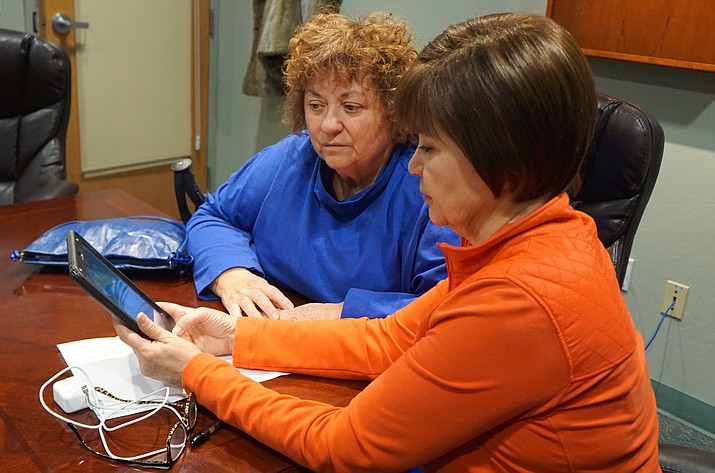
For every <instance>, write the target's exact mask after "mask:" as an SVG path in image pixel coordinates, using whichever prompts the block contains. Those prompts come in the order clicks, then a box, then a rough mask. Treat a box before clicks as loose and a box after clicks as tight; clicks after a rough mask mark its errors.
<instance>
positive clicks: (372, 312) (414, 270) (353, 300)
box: [341, 205, 460, 318]
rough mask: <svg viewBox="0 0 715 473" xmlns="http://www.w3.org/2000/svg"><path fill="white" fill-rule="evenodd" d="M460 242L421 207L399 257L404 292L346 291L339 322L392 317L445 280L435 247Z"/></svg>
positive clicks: (439, 256) (442, 260)
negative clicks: (432, 219)
mask: <svg viewBox="0 0 715 473" xmlns="http://www.w3.org/2000/svg"><path fill="white" fill-rule="evenodd" d="M459 241H460V238H459V236H458V235H457V234H455V233H454V232H453V231H452V230H450V229H449V228H447V227H438V226H436V225H434V224H433V223H432V222H431V221H430V219H429V207H428V206H427V205H423V207H422V209H421V211H420V218H419V219H418V222H417V224H416V228H415V231H414V233H413V235H412V238H411V239H409V240H408V244H407V246H406V248H405V249H404V251H403V253H402V255H403V256H402V272H403V275H402V279H403V286H404V287H405V289H406V290H405V292H376V291H368V290H364V289H358V288H352V289H350V290H349V291H348V293H347V295H346V297H345V302H344V304H343V310H342V314H341V318H356V317H369V318H380V317H386V316H388V315H390V314H393V313H394V312H395V311H396V310H398V309H401V308H402V307H404V306H406V305H407V304H409V303H410V302H412V301H413V300H415V299H417V298H418V297H419V296H421V295H422V294H424V293H425V292H427V291H428V290H430V289H431V288H432V287H434V286H435V285H436V284H437V283H438V282H439V281H441V280H442V279H446V277H447V267H446V264H445V262H444V254H443V253H442V250H440V249H439V247H438V246H437V243H439V242H444V243H449V244H450V245H455V246H458V245H459Z"/></svg>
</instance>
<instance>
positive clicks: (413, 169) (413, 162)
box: [407, 150, 422, 177]
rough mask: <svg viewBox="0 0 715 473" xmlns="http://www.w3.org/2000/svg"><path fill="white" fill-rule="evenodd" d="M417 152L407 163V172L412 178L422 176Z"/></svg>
mask: <svg viewBox="0 0 715 473" xmlns="http://www.w3.org/2000/svg"><path fill="white" fill-rule="evenodd" d="M418 155H419V150H418V151H416V152H415V154H413V155H412V157H411V158H410V161H409V162H408V163H407V171H409V173H410V174H412V175H413V176H418V177H419V176H421V175H422V163H421V161H420V159H419V156H418Z"/></svg>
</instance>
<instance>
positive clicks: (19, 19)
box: [0, 0, 34, 32]
mask: <svg viewBox="0 0 715 473" xmlns="http://www.w3.org/2000/svg"><path fill="white" fill-rule="evenodd" d="M33 1H34V0H0V28H5V29H7V30H15V31H26V32H31V31H32V10H33Z"/></svg>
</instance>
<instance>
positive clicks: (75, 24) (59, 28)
mask: <svg viewBox="0 0 715 473" xmlns="http://www.w3.org/2000/svg"><path fill="white" fill-rule="evenodd" d="M72 28H89V23H85V22H82V21H72V20H70V17H69V15H68V14H66V13H55V16H54V17H53V18H52V29H53V30H55V33H57V34H67V33H69V32H70V29H72Z"/></svg>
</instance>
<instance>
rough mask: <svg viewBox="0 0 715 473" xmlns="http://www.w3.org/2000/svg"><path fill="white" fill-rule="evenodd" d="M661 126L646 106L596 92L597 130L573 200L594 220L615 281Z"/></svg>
mask: <svg viewBox="0 0 715 473" xmlns="http://www.w3.org/2000/svg"><path fill="white" fill-rule="evenodd" d="M664 140H665V137H664V133H663V128H662V127H661V126H660V124H659V123H658V121H657V120H656V119H655V118H654V117H653V116H652V115H651V114H649V113H648V112H646V111H645V110H643V109H641V108H639V107H638V106H636V105H634V104H632V103H628V102H626V101H624V100H620V99H617V98H615V97H610V96H608V95H603V94H599V95H598V121H597V123H596V131H595V135H594V139H593V143H592V146H591V150H590V151H589V154H588V156H587V157H586V159H585V161H584V164H583V167H582V169H581V178H582V187H581V190H580V192H579V193H578V194H577V195H575V196H572V199H571V205H573V207H574V208H576V209H578V210H581V211H583V212H585V213H587V214H589V215H590V216H591V217H593V219H594V220H595V221H596V227H597V228H598V237H599V238H600V240H601V242H603V244H604V245H605V246H606V248H607V249H608V252H609V253H610V254H611V259H612V260H613V265H614V266H615V268H616V275H617V276H618V282H619V284H621V285H623V279H624V277H625V275H626V268H627V267H628V257H629V255H630V253H631V247H632V246H633V239H634V237H635V235H636V230H637V229H638V224H639V223H640V220H641V216H642V215H643V211H644V210H645V207H646V204H647V203H648V200H649V199H650V195H651V193H652V192H653V187H654V186H655V181H656V178H657V177H658V171H659V170H660V162H661V159H662V157H663V145H664Z"/></svg>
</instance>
